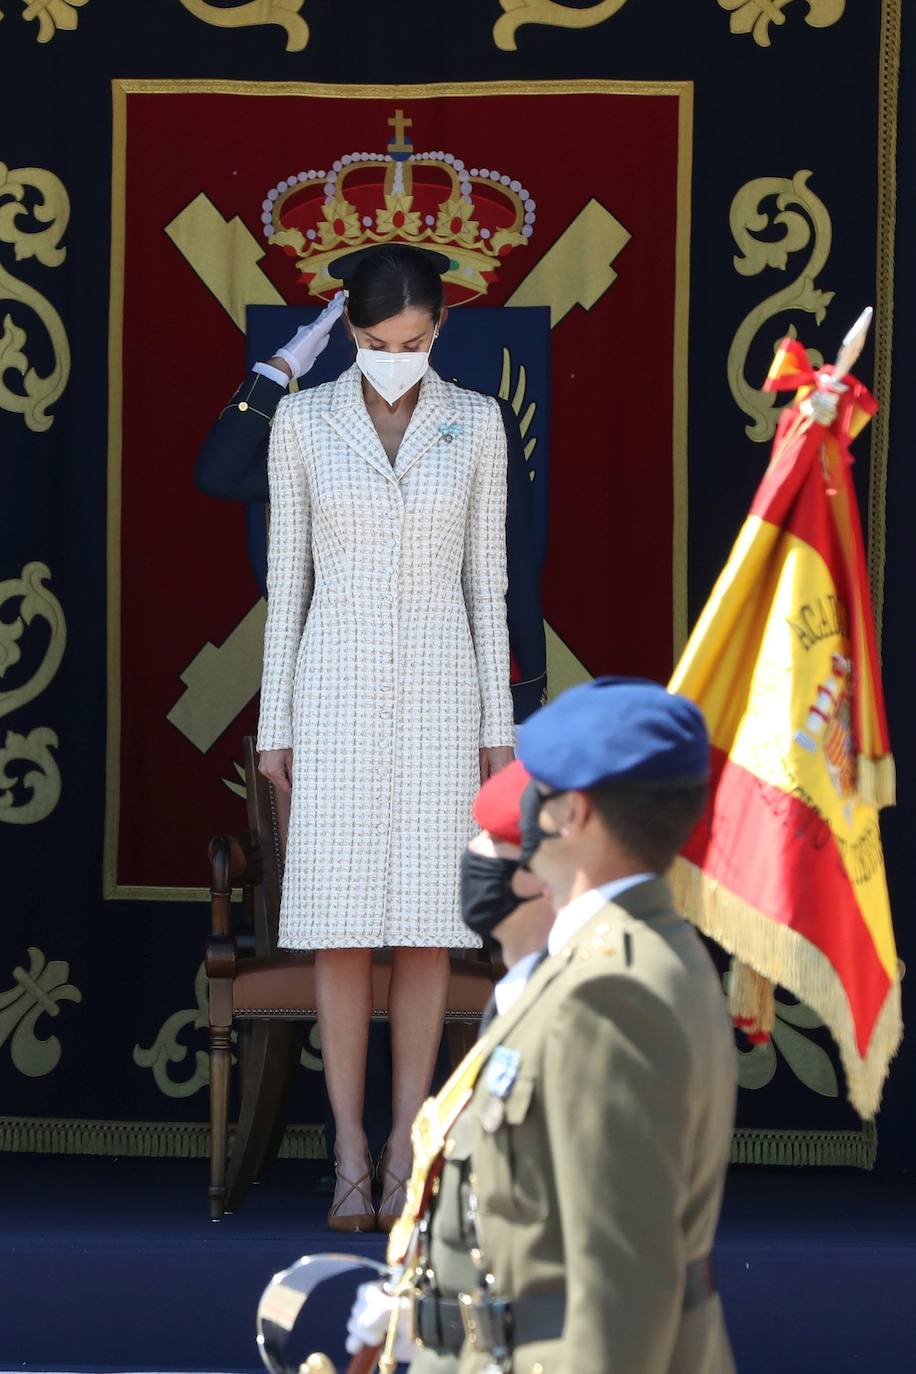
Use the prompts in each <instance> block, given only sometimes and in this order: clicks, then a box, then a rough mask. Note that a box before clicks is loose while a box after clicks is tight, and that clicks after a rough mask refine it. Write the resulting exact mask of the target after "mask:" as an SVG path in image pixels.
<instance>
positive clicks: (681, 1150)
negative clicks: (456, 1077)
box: [411, 879, 736, 1374]
mask: <svg viewBox="0 0 916 1374" xmlns="http://www.w3.org/2000/svg"><path fill="white" fill-rule="evenodd" d="M487 1041H488V1042H489V1044H490V1055H489V1059H488V1062H487V1063H486V1064H485V1065H484V1067H483V1070H482V1071H481V1073H480V1075H479V1077H478V1079H477V1082H476V1086H475V1089H474V1094H473V1097H472V1099H471V1101H470V1103H469V1105H468V1106H467V1107H466V1108H465V1110H464V1112H463V1113H462V1115H461V1116H460V1117H459V1119H458V1120H457V1122H456V1123H455V1124H454V1126H453V1128H452V1131H451V1135H450V1139H449V1141H448V1143H447V1146H446V1164H445V1167H444V1171H443V1176H442V1181H441V1188H440V1193H439V1197H438V1199H437V1205H436V1212H435V1218H434V1224H433V1245H432V1252H431V1253H432V1255H433V1256H435V1257H436V1260H437V1264H436V1272H437V1278H438V1281H439V1283H440V1285H443V1291H446V1288H447V1289H450V1290H451V1291H455V1290H456V1289H458V1290H460V1289H461V1286H462V1284H465V1283H466V1282H467V1278H468V1265H467V1263H466V1260H465V1259H464V1258H462V1255H461V1251H462V1249H464V1251H465V1255H467V1252H468V1250H469V1249H470V1248H472V1247H473V1246H474V1245H475V1244H476V1245H478V1246H479V1248H480V1258H481V1266H482V1268H483V1269H485V1270H488V1271H489V1272H490V1273H491V1274H492V1276H493V1284H492V1289H491V1292H492V1294H493V1295H495V1296H497V1297H499V1298H505V1299H509V1300H510V1302H511V1303H512V1304H513V1307H512V1311H513V1317H514V1320H515V1337H514V1339H513V1341H512V1347H513V1348H512V1353H511V1356H510V1358H509V1359H507V1361H506V1363H505V1366H504V1367H505V1368H506V1369H509V1370H511V1371H513V1374H730V1372H731V1371H733V1369H734V1364H733V1361H732V1356H731V1350H730V1347H729V1342H728V1337H727V1334H726V1331H725V1325H724V1321H723V1316H722V1309H721V1305H720V1301H719V1298H718V1296H717V1295H716V1294H715V1292H714V1291H712V1289H711V1287H710V1286H709V1268H708V1266H707V1265H706V1264H705V1263H704V1261H705V1260H706V1259H707V1257H708V1256H709V1254H710V1251H711V1250H712V1245H713V1240H714V1236H715V1229H716V1224H717V1220H718V1216H719V1209H720V1205H721V1200H722V1191H723V1186H724V1181H725V1171H726V1165H727V1162H728V1157H729V1150H730V1141H731V1130H732V1123H733V1117H734V1105H735V1091H736V1068H735V1052H734V1043H733V1037H732V1032H731V1027H730V1024H729V1021H728V1017H727V1013H726V1008H725V1000H724V997H723V994H722V990H721V987H720V985H719V980H718V977H717V974H716V972H715V969H714V968H713V965H712V963H711V961H710V959H709V957H708V955H707V953H706V951H705V950H704V948H703V946H702V944H701V942H700V940H699V937H698V936H697V934H696V932H695V930H694V929H693V928H692V927H691V926H690V925H688V924H687V923H686V922H685V921H683V920H682V919H681V918H680V917H679V916H678V915H677V914H676V912H675V911H674V910H673V907H672V901H671V894H670V890H669V888H668V886H667V883H665V882H664V880H663V879H653V880H651V881H649V882H645V883H641V884H639V885H638V886H636V887H633V888H630V889H628V890H627V891H626V892H624V893H623V894H621V896H620V897H619V899H618V900H617V901H616V902H613V903H609V904H607V905H606V906H604V907H603V908H602V910H600V911H599V912H598V914H597V915H596V916H594V917H593V918H592V919H591V920H590V921H588V922H587V924H586V925H585V926H584V927H583V928H582V929H581V930H579V931H578V933H577V934H576V935H575V936H574V937H573V938H572V939H571V940H570V941H569V943H568V944H567V945H566V947H565V948H564V949H563V950H562V951H560V952H559V953H558V954H557V955H555V956H554V957H552V958H550V959H548V960H547V961H546V962H545V963H543V964H542V965H541V966H540V967H539V968H538V969H537V970H536V971H535V972H534V974H533V975H532V977H531V980H530V982H529V984H528V987H527V988H526V990H525V993H524V994H523V996H522V997H521V999H520V1000H519V1002H518V1003H517V1004H516V1005H515V1006H514V1007H513V1008H512V1009H511V1010H510V1011H509V1012H508V1013H507V1014H506V1015H505V1016H503V1017H500V1018H498V1019H497V1020H496V1021H495V1022H494V1024H493V1026H492V1028H491V1029H490V1031H489V1032H488V1035H487ZM494 1066H495V1069H496V1072H495V1074H494V1072H491V1069H493V1068H494ZM475 1207H476V1212H477V1219H476V1224H475V1223H473V1221H472V1217H473V1212H474V1210H475ZM471 1267H473V1268H475V1269H476V1268H477V1266H476V1265H475V1264H474V1263H473V1261H472V1262H471ZM478 1272H479V1271H478ZM698 1279H699V1285H698ZM475 1288H476V1281H475ZM464 1291H468V1290H467V1289H465V1290H464ZM471 1291H472V1292H474V1291H475V1290H471ZM493 1364H494V1362H493V1360H492V1357H491V1356H490V1355H488V1354H486V1353H484V1352H483V1351H481V1350H479V1349H475V1348H474V1347H473V1345H472V1344H471V1343H466V1344H465V1346H464V1349H463V1352H462V1355H461V1359H460V1363H459V1368H460V1374H483V1371H485V1370H487V1369H488V1368H490V1369H492V1368H493ZM497 1367H499V1365H498V1363H497ZM446 1368H448V1369H451V1368H452V1365H451V1364H448V1365H446V1364H437V1363H435V1362H431V1357H429V1356H428V1355H427V1354H425V1353H424V1354H422V1355H421V1356H420V1357H419V1358H418V1359H417V1360H415V1361H414V1364H413V1365H412V1366H411V1369H412V1370H413V1371H414V1374H434V1372H437V1371H444V1370H445V1369H446Z"/></svg>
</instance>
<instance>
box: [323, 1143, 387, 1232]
mask: <svg viewBox="0 0 916 1374" xmlns="http://www.w3.org/2000/svg"><path fill="white" fill-rule="evenodd" d="M367 1163H368V1165H369V1167H368V1169H367V1170H366V1172H365V1173H364V1174H361V1175H360V1177H359V1178H357V1179H355V1180H354V1179H352V1178H347V1177H346V1175H345V1174H342V1173H341V1172H340V1165H339V1164H338V1163H337V1160H336V1159H335V1161H334V1173H335V1175H336V1177H337V1179H338V1181H339V1182H341V1183H346V1184H347V1190H346V1192H345V1193H344V1194H343V1195H342V1196H341V1197H340V1198H338V1200H337V1201H336V1202H335V1203H334V1204H333V1206H332V1207H331V1210H330V1211H329V1212H328V1226H329V1227H330V1229H331V1230H332V1231H345V1232H348V1233H351V1234H352V1233H353V1232H355V1231H374V1230H375V1226H376V1216H375V1208H374V1207H373V1206H372V1192H371V1187H372V1174H373V1172H374V1171H373V1168H372V1160H371V1159H368V1160H367ZM335 1192H336V1188H335ZM351 1193H356V1194H357V1196H358V1197H359V1198H361V1199H362V1201H363V1202H364V1203H365V1204H366V1211H365V1212H344V1213H341V1210H340V1209H341V1207H342V1206H343V1205H344V1203H345V1202H346V1201H347V1199H348V1198H349V1197H350V1195H351Z"/></svg>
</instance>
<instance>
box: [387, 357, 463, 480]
mask: <svg viewBox="0 0 916 1374" xmlns="http://www.w3.org/2000/svg"><path fill="white" fill-rule="evenodd" d="M450 401H451V388H450V387H447V386H446V384H445V382H443V380H442V378H441V377H440V376H439V374H438V373H437V372H434V371H433V370H432V368H429V369H428V370H427V372H426V375H425V376H424V378H423V381H422V383H421V385H420V395H419V397H418V398H417V404H416V408H415V410H414V413H413V415H411V417H410V424H409V425H408V426H407V429H406V431H405V433H404V438H403V439H402V440H401V447H400V448H399V449H398V455H397V458H396V459H395V460H394V474H395V476H396V477H397V478H398V480H400V479H401V478H402V477H403V476H404V474H405V473H406V472H409V471H410V469H411V468H412V467H413V465H414V463H416V462H417V461H418V460H419V459H420V458H422V457H423V455H424V453H426V452H427V450H428V449H430V448H432V446H433V444H436V443H446V442H451V440H446V438H445V435H446V434H447V433H449V432H450V431H449V428H448V427H449V425H451V424H452V423H453V422H454V420H455V406H454V404H450Z"/></svg>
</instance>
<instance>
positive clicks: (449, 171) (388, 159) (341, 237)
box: [261, 110, 537, 305]
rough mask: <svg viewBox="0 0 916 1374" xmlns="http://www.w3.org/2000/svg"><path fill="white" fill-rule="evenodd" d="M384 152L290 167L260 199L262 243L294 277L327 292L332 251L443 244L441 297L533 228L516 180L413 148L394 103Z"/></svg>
mask: <svg viewBox="0 0 916 1374" xmlns="http://www.w3.org/2000/svg"><path fill="white" fill-rule="evenodd" d="M388 124H389V125H390V126H391V128H392V129H393V130H394V133H393V135H392V137H391V139H390V141H389V143H388V148H387V151H386V152H384V153H348V154H346V156H344V157H341V158H339V159H338V160H337V161H336V162H335V163H334V164H333V166H332V167H331V169H330V171H328V172H323V171H309V172H299V173H298V174H297V175H296V176H291V177H289V178H287V180H285V181H281V182H279V183H278V185H276V186H274V187H272V188H271V189H270V190H269V191H268V192H267V196H266V198H265V200H264V201H263V204H262V215H261V219H262V222H263V225H264V236H265V238H266V239H267V241H268V243H270V244H272V245H275V246H277V247H280V248H282V249H283V250H284V252H286V253H287V254H288V255H289V256H290V257H292V258H295V261H296V266H297V268H298V269H299V274H300V275H299V281H300V282H302V283H303V284H304V285H307V286H308V288H309V292H310V293H311V295H313V296H321V297H325V298H327V297H330V296H332V295H333V294H334V293H335V292H336V291H337V290H339V288H340V282H339V281H337V280H335V279H334V277H333V276H332V275H331V273H330V271H329V268H330V267H332V265H333V263H334V262H335V260H336V259H338V258H340V257H343V256H344V254H346V253H351V252H355V251H356V249H357V248H365V247H368V246H369V245H370V244H375V243H406V244H411V245H413V246H414V247H427V248H432V249H435V250H436V251H437V252H440V253H444V254H445V255H446V256H447V257H448V258H449V259H450V260H451V266H450V267H449V270H448V272H446V273H444V274H443V279H444V281H445V285H446V296H447V299H448V302H449V304H450V305H459V304H461V303H463V302H464V301H468V300H473V299H474V297H475V296H480V295H482V294H483V293H484V292H486V291H487V290H488V288H489V286H490V285H491V283H492V282H493V281H494V280H495V278H496V274H497V272H498V271H499V266H500V263H501V261H502V260H503V258H505V257H506V255H507V254H508V253H511V252H512V251H513V249H515V248H521V247H524V246H525V245H526V244H527V242H528V240H529V238H530V237H531V235H532V233H533V232H534V222H535V218H536V215H535V211H536V208H537V207H536V205H535V203H534V201H533V200H532V198H531V197H530V196H529V194H528V192H527V190H526V189H525V188H524V187H523V186H522V183H521V182H520V181H517V180H514V179H513V178H512V177H510V176H507V175H505V174H504V173H500V172H497V171H494V170H493V169H492V168H477V167H472V168H470V169H468V168H467V167H466V166H465V164H464V162H463V161H462V160H461V159H460V158H458V157H455V155H454V154H453V153H445V152H442V151H441V150H440V151H439V152H429V153H415V152H414V149H413V144H412V143H411V141H410V138H409V137H408V135H407V130H408V128H410V127H412V125H413V120H412V119H407V118H406V117H405V115H404V112H403V110H396V111H395V113H394V116H393V117H392V118H391V119H389V120H388Z"/></svg>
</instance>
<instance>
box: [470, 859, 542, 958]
mask: <svg viewBox="0 0 916 1374" xmlns="http://www.w3.org/2000/svg"><path fill="white" fill-rule="evenodd" d="M519 867H520V864H519V862H518V860H517V859H499V858H496V857H495V856H494V855H491V854H475V852H474V850H473V849H466V850H465V851H464V853H463V854H462V856H461V919H462V920H463V921H464V924H465V925H466V926H467V927H468V929H469V930H472V931H473V932H474V934H475V935H480V936H483V937H484V938H485V939H489V938H490V937H491V936H492V934H493V931H494V930H495V929H496V927H497V926H498V925H499V924H500V922H502V921H504V920H505V919H506V917H507V916H511V915H512V913H513V911H515V909H516V907H520V906H521V905H522V904H523V902H531V901H534V898H533V897H519V895H518V893H517V892H513V890H512V879H513V877H514V876H515V873H516V871H517V870H518V868H519Z"/></svg>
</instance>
